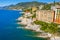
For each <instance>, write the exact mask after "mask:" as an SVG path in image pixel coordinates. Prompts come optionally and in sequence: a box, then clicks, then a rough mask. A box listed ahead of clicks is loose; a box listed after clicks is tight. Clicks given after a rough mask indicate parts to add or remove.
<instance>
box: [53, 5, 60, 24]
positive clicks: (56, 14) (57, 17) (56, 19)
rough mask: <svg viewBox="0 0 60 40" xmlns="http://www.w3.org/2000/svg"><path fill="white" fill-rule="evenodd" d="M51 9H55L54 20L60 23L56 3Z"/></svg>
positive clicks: (59, 13) (59, 8) (59, 9)
mask: <svg viewBox="0 0 60 40" xmlns="http://www.w3.org/2000/svg"><path fill="white" fill-rule="evenodd" d="M52 10H54V11H55V20H54V22H55V23H58V24H60V6H58V5H57V6H53V7H52Z"/></svg>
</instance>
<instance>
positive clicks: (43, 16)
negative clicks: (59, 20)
mask: <svg viewBox="0 0 60 40" xmlns="http://www.w3.org/2000/svg"><path fill="white" fill-rule="evenodd" d="M36 19H37V20H39V21H44V22H53V21H54V11H53V10H38V11H36Z"/></svg>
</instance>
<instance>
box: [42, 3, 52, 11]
mask: <svg viewBox="0 0 60 40" xmlns="http://www.w3.org/2000/svg"><path fill="white" fill-rule="evenodd" d="M50 9H51V5H50V4H46V5H44V7H43V8H42V10H50Z"/></svg>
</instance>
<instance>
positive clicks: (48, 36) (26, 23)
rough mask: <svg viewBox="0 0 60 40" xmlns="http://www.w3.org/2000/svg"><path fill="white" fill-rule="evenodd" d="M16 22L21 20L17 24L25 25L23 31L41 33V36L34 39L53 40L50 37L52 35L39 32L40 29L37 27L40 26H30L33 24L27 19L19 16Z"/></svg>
mask: <svg viewBox="0 0 60 40" xmlns="http://www.w3.org/2000/svg"><path fill="white" fill-rule="evenodd" d="M29 15H30V14H29ZM24 16H26V15H24ZM17 20H19V21H20V20H21V22H18V24H22V25H26V26H24V29H28V30H32V31H35V32H41V33H42V34H41V35H37V36H36V37H42V38H50V40H54V37H51V36H52V34H50V33H45V32H44V31H42V30H40V27H39V26H40V25H36V24H31V23H32V22H33V21H32V20H31V19H28V18H26V17H22V16H21V17H19V18H18V19H17ZM55 37H56V36H55ZM58 38H59V39H60V37H58ZM58 38H57V37H56V39H58ZM59 39H58V40H59Z"/></svg>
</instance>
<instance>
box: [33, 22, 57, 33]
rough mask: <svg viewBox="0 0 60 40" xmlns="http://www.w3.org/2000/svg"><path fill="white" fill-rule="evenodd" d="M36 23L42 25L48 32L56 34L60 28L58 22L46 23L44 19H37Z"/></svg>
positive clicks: (42, 28)
mask: <svg viewBox="0 0 60 40" xmlns="http://www.w3.org/2000/svg"><path fill="white" fill-rule="evenodd" d="M34 23H35V24H38V25H41V26H42V27H41V28H40V29H41V30H43V31H45V32H48V33H52V34H54V33H56V32H57V30H58V24H56V23H46V22H42V21H35V22H34Z"/></svg>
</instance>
